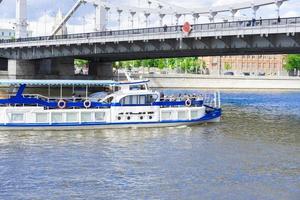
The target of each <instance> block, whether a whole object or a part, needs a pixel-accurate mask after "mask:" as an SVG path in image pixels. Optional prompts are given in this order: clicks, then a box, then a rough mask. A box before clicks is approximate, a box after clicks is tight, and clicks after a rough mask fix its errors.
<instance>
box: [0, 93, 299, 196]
mask: <svg viewBox="0 0 300 200" xmlns="http://www.w3.org/2000/svg"><path fill="white" fill-rule="evenodd" d="M222 100H223V109H224V115H223V119H222V122H221V123H218V124H208V125H201V126H195V127H179V128H160V129H157V128H153V129H130V130H116V131H115V130H103V131H95V130H91V131H69V132H50V131H49V132H46V131H45V132H0V199H195V200H198V199H222V200H223V199H228V200H231V199H243V200H247V199H249V200H253V199H264V200H268V199H270V200H273V199H284V200H286V199H295V200H299V199H300V92H256V93H253V92H223V93H222Z"/></svg>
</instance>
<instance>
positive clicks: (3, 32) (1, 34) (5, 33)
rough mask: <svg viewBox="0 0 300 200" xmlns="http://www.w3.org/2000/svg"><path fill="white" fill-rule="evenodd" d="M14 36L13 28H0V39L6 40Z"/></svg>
mask: <svg viewBox="0 0 300 200" xmlns="http://www.w3.org/2000/svg"><path fill="white" fill-rule="evenodd" d="M14 37H15V30H14V29H3V28H0V39H3V40H7V39H12V38H14Z"/></svg>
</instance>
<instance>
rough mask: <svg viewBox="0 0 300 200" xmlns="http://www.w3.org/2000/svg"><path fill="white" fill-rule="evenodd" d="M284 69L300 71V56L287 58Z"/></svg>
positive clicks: (292, 55)
mask: <svg viewBox="0 0 300 200" xmlns="http://www.w3.org/2000/svg"><path fill="white" fill-rule="evenodd" d="M284 60H285V64H284V68H285V69H286V70H287V71H289V72H293V71H294V70H300V54H290V55H287V56H286V57H285V59H284Z"/></svg>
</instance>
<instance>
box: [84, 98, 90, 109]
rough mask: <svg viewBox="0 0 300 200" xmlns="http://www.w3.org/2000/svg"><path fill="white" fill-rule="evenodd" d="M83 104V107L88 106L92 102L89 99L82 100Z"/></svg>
mask: <svg viewBox="0 0 300 200" xmlns="http://www.w3.org/2000/svg"><path fill="white" fill-rule="evenodd" d="M83 106H84V107H85V108H90V107H91V106H92V102H91V101H90V100H88V99H87V100H85V101H84V102H83Z"/></svg>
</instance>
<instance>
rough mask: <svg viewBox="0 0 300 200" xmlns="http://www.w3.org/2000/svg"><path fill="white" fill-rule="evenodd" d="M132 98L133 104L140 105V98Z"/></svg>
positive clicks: (135, 96)
mask: <svg viewBox="0 0 300 200" xmlns="http://www.w3.org/2000/svg"><path fill="white" fill-rule="evenodd" d="M131 97H132V102H131V103H132V104H138V103H139V96H137V95H134V96H131Z"/></svg>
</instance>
